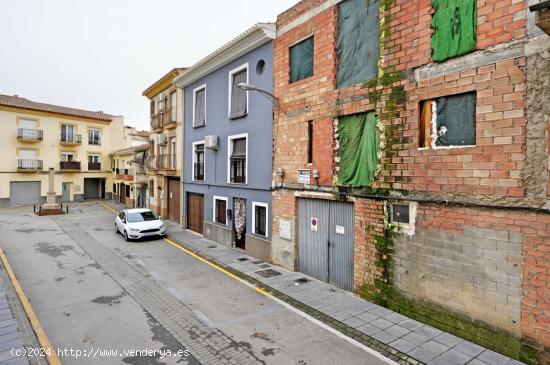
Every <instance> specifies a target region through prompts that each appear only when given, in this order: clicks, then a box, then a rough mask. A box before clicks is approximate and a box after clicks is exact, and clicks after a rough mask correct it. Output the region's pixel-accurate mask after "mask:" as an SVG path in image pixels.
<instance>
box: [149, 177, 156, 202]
mask: <svg viewBox="0 0 550 365" xmlns="http://www.w3.org/2000/svg"><path fill="white" fill-rule="evenodd" d="M149 196H151V197H152V198H153V197H154V196H155V180H153V179H151V180H149Z"/></svg>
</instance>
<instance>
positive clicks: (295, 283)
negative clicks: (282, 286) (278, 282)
mask: <svg viewBox="0 0 550 365" xmlns="http://www.w3.org/2000/svg"><path fill="white" fill-rule="evenodd" d="M310 281H311V280H309V279H307V278H299V279H296V280H294V285H302V284H307V283H309V282H310Z"/></svg>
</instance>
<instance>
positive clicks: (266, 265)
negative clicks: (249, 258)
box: [258, 264, 271, 269]
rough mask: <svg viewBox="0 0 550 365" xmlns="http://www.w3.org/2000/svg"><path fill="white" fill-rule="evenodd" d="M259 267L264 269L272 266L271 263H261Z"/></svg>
mask: <svg viewBox="0 0 550 365" xmlns="http://www.w3.org/2000/svg"><path fill="white" fill-rule="evenodd" d="M258 267H259V268H262V269H267V268H270V267H271V265H270V264H261V265H258Z"/></svg>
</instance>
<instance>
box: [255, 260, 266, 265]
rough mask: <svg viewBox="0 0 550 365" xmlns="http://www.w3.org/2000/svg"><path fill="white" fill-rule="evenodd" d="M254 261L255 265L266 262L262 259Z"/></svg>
mask: <svg viewBox="0 0 550 365" xmlns="http://www.w3.org/2000/svg"><path fill="white" fill-rule="evenodd" d="M252 263H253V264H254V265H260V264H263V263H264V262H263V261H262V260H256V261H252Z"/></svg>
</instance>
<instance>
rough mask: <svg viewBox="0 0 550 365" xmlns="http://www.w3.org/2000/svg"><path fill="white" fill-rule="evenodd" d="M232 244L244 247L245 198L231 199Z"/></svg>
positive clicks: (242, 248) (243, 248)
mask: <svg viewBox="0 0 550 365" xmlns="http://www.w3.org/2000/svg"><path fill="white" fill-rule="evenodd" d="M232 236H233V246H234V247H236V248H239V249H241V250H245V249H246V199H242V198H234V199H233V235H232Z"/></svg>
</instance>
